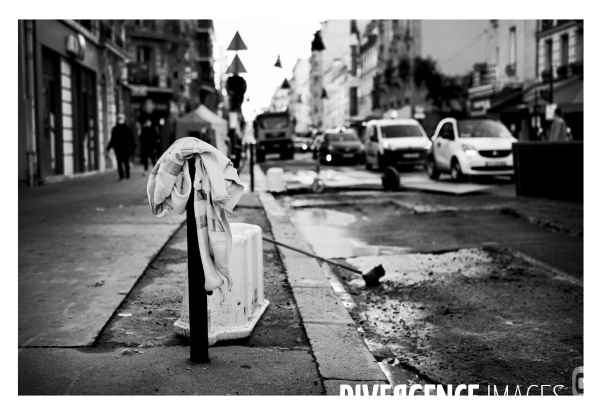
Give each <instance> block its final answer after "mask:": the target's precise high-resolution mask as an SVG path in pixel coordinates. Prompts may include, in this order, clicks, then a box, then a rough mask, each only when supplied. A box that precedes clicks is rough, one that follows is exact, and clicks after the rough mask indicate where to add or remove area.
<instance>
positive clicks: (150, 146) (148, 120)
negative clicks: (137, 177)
mask: <svg viewBox="0 0 600 415" xmlns="http://www.w3.org/2000/svg"><path fill="white" fill-rule="evenodd" d="M138 121H139V123H140V126H141V132H140V156H141V163H142V166H144V172H143V173H142V176H145V175H146V174H147V173H148V159H150V161H151V162H152V165H151V166H150V168H152V167H154V165H155V164H156V149H157V146H158V141H159V137H160V136H159V134H158V127H157V125H156V122H155V119H154V116H153V113H148V112H143V113H142V115H140V117H139V119H138Z"/></svg>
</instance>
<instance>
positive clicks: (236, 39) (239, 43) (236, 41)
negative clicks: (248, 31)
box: [227, 32, 248, 51]
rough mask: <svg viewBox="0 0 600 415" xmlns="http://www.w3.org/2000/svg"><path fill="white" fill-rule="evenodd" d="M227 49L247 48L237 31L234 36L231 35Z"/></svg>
mask: <svg viewBox="0 0 600 415" xmlns="http://www.w3.org/2000/svg"><path fill="white" fill-rule="evenodd" d="M227 50H236V51H237V50H248V48H247V47H246V44H245V43H244V41H243V40H242V37H241V36H240V33H239V32H235V36H233V40H232V41H231V44H230V45H229V47H228V48H227Z"/></svg>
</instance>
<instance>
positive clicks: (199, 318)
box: [186, 157, 210, 363]
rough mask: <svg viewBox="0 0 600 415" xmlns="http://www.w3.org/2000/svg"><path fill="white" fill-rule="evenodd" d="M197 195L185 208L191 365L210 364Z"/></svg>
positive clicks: (192, 172)
mask: <svg viewBox="0 0 600 415" xmlns="http://www.w3.org/2000/svg"><path fill="white" fill-rule="evenodd" d="M194 162H195V158H194V157H192V158H191V159H188V163H187V164H188V166H189V169H190V177H191V178H192V181H193V180H194V176H195V171H196V166H195V165H194ZM194 195H195V189H192V192H191V193H190V197H189V199H188V202H187V205H186V219H187V250H188V288H189V290H188V291H189V298H188V300H189V301H188V303H189V308H190V317H189V318H190V361H192V362H194V363H208V362H210V358H209V356H208V318H207V313H208V301H207V297H206V291H205V289H204V281H205V277H204V268H203V267H202V258H201V257H200V247H199V245H198V231H197V228H196V217H195V215H194Z"/></svg>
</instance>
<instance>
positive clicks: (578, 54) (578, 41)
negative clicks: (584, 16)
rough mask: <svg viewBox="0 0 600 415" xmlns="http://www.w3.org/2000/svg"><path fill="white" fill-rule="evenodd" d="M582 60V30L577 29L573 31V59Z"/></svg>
mask: <svg viewBox="0 0 600 415" xmlns="http://www.w3.org/2000/svg"><path fill="white" fill-rule="evenodd" d="M582 60H583V30H582V29H578V30H577V31H576V32H575V61H577V62H580V61H582Z"/></svg>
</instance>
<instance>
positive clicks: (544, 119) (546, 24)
mask: <svg viewBox="0 0 600 415" xmlns="http://www.w3.org/2000/svg"><path fill="white" fill-rule="evenodd" d="M474 69H475V70H474V79H473V87H472V88H470V89H469V102H470V111H469V113H470V115H482V114H490V115H493V116H496V117H498V118H499V119H500V120H501V121H502V122H504V124H506V125H507V126H508V127H509V128H510V129H511V131H512V132H513V134H514V135H515V137H517V138H519V139H521V140H530V141H535V140H540V139H543V135H544V134H543V132H544V130H547V129H548V128H549V126H550V124H551V118H552V117H551V114H550V113H551V112H553V111H552V110H551V108H553V106H552V105H549V104H553V105H556V106H557V107H558V108H561V110H562V111H563V112H564V117H565V121H566V122H567V125H568V126H569V127H570V129H571V134H572V136H573V138H574V139H576V140H579V139H583V22H582V21H578V20H491V21H490V23H489V29H488V39H487V51H486V61H484V62H482V63H480V64H477V65H475V67H474Z"/></svg>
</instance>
